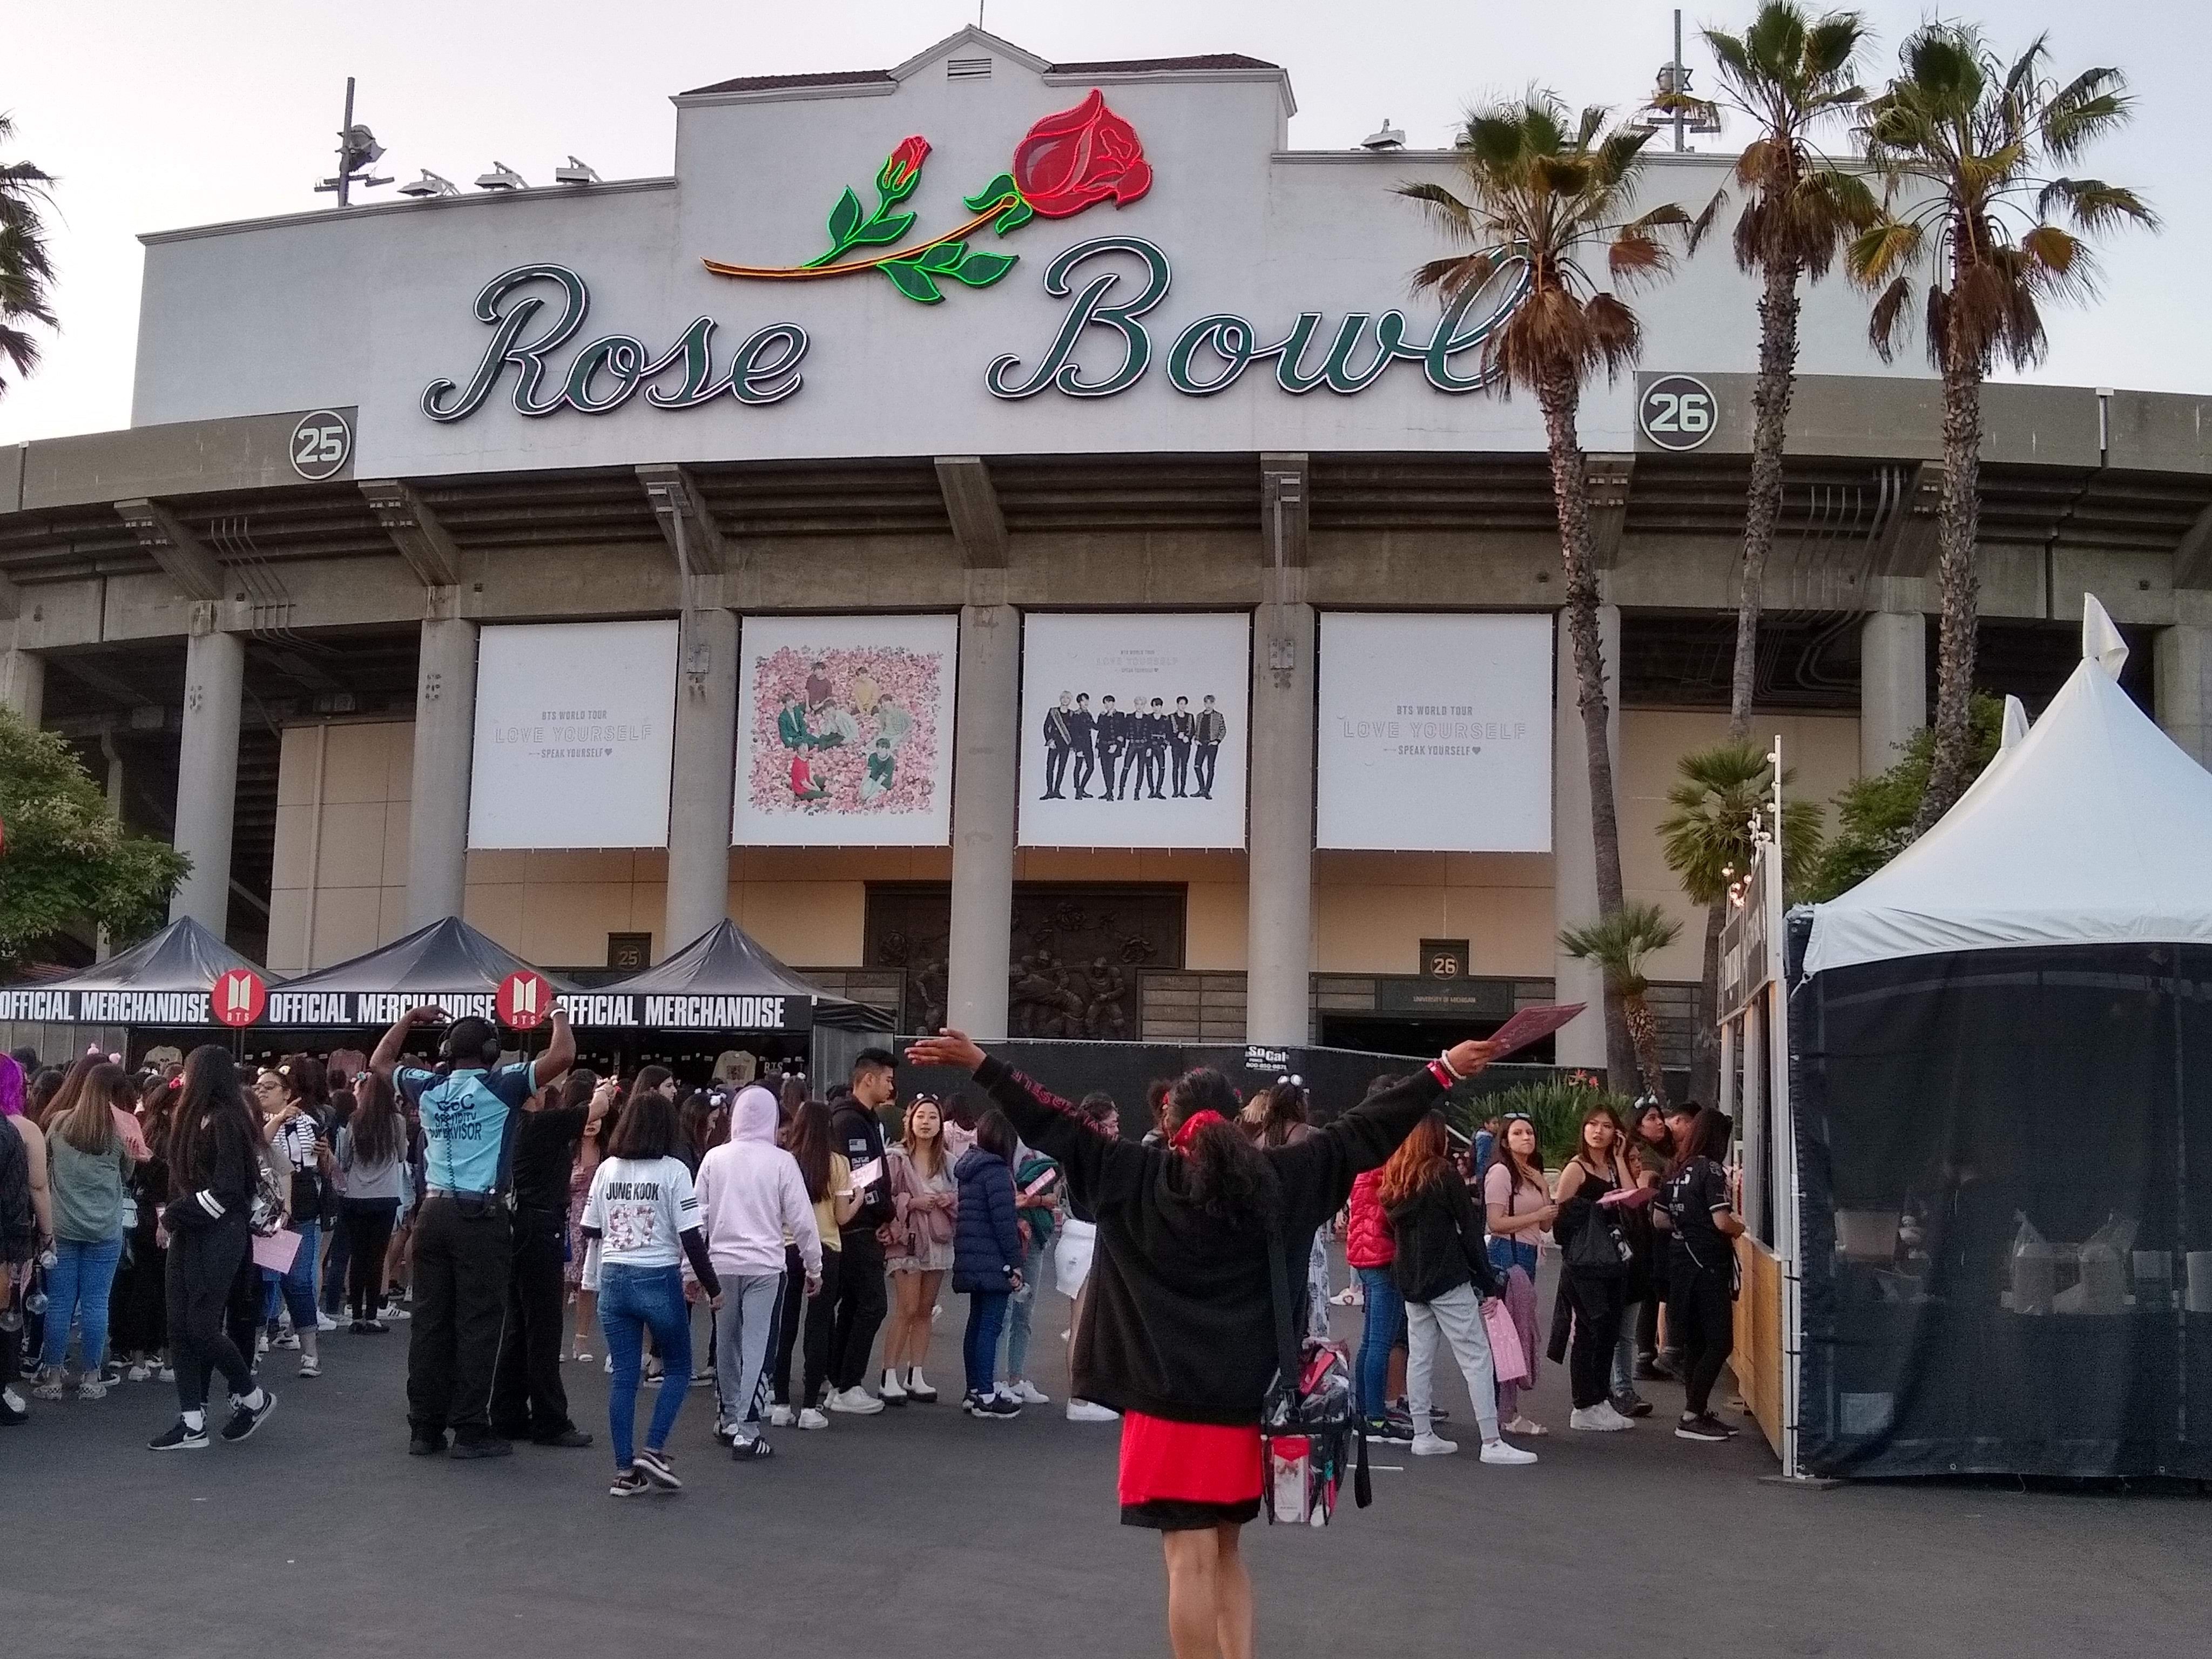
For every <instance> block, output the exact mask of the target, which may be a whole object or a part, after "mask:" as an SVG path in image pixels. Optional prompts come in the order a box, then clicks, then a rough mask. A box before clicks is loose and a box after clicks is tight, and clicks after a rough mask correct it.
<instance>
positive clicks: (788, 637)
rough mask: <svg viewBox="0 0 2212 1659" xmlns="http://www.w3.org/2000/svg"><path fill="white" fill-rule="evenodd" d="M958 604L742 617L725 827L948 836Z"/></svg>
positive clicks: (844, 839)
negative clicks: (733, 775)
mask: <svg viewBox="0 0 2212 1659" xmlns="http://www.w3.org/2000/svg"><path fill="white" fill-rule="evenodd" d="M959 641H960V621H959V618H958V617H746V618H745V623H744V647H743V649H742V650H741V651H740V652H739V653H738V784H737V789H736V792H735V793H736V798H737V799H736V807H735V813H734V817H733V822H732V839H733V840H734V841H735V842H737V843H738V845H739V846H744V847H944V846H946V845H948V844H949V843H950V842H951V839H952V704H953V694H954V683H955V678H956V677H955V673H954V667H955V663H956V659H957V652H958V649H959Z"/></svg>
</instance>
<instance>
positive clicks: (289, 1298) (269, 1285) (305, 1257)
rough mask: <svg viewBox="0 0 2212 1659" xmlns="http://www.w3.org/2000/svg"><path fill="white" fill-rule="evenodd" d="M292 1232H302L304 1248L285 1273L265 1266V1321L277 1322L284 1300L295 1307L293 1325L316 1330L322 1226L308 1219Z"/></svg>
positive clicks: (293, 1308) (304, 1329)
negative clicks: (317, 1272)
mask: <svg viewBox="0 0 2212 1659" xmlns="http://www.w3.org/2000/svg"><path fill="white" fill-rule="evenodd" d="M292 1231H295V1232H296V1233H298V1234H299V1235H300V1251H299V1254H298V1255H295V1256H294V1257H293V1258H292V1265H291V1266H290V1267H288V1268H286V1269H285V1270H284V1271H283V1273H272V1272H271V1271H270V1269H268V1268H266V1267H264V1268H262V1269H261V1284H262V1286H263V1288H262V1291H261V1322H262V1323H264V1325H272V1326H273V1325H274V1324H276V1308H277V1304H278V1303H279V1301H280V1300H281V1301H282V1303H283V1305H284V1306H286V1307H289V1309H291V1310H292V1328H293V1329H294V1330H295V1331H312V1330H313V1329H314V1328H315V1257H316V1256H317V1255H319V1253H320V1246H321V1244H322V1227H321V1225H319V1223H316V1222H313V1221H308V1222H302V1223H300V1224H298V1225H295V1226H294V1228H293V1230H292Z"/></svg>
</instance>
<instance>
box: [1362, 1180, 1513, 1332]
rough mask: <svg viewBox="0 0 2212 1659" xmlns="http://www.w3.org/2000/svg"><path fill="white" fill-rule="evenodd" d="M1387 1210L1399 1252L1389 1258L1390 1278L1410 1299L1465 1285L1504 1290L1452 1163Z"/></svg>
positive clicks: (1494, 1292)
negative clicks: (1492, 1265) (1409, 1195)
mask: <svg viewBox="0 0 2212 1659" xmlns="http://www.w3.org/2000/svg"><path fill="white" fill-rule="evenodd" d="M1385 1213H1386V1214H1387V1215H1389V1218H1390V1236H1391V1237H1392V1238H1393V1239H1394V1240H1395V1242H1396V1244H1397V1250H1398V1253H1397V1255H1395V1256H1393V1257H1392V1258H1391V1261H1390V1281H1391V1283H1393V1284H1394V1285H1396V1286H1397V1287H1398V1294H1399V1295H1401V1296H1402V1297H1405V1298H1406V1300H1407V1301H1408V1302H1433V1301H1435V1300H1436V1299H1437V1297H1440V1296H1443V1295H1447V1294H1449V1292H1450V1291H1455V1290H1457V1289H1458V1288H1459V1287H1460V1286H1461V1285H1474V1288H1475V1289H1476V1290H1477V1291H1479V1292H1480V1293H1481V1294H1482V1295H1484V1296H1502V1295H1504V1289H1503V1288H1502V1287H1501V1286H1500V1285H1498V1275H1497V1273H1494V1272H1492V1269H1491V1266H1490V1252H1489V1249H1487V1248H1486V1246H1485V1245H1484V1243H1483V1239H1482V1222H1481V1220H1480V1218H1478V1217H1477V1216H1476V1215H1475V1212H1474V1200H1473V1199H1472V1198H1470V1197H1469V1196H1468V1190H1467V1182H1464V1181H1462V1180H1461V1179H1460V1178H1459V1171H1458V1170H1455V1169H1454V1168H1452V1166H1451V1164H1450V1163H1449V1161H1446V1162H1445V1163H1443V1164H1441V1165H1439V1166H1438V1167H1437V1170H1436V1172H1435V1173H1434V1174H1432V1175H1431V1176H1430V1177H1429V1178H1428V1179H1427V1180H1426V1181H1425V1182H1422V1183H1421V1184H1420V1186H1419V1188H1416V1189H1415V1191H1414V1193H1413V1196H1412V1197H1411V1198H1408V1199H1407V1200H1405V1201H1404V1202H1403V1203H1401V1204H1393V1205H1391V1206H1389V1208H1388V1209H1387V1210H1386V1211H1385Z"/></svg>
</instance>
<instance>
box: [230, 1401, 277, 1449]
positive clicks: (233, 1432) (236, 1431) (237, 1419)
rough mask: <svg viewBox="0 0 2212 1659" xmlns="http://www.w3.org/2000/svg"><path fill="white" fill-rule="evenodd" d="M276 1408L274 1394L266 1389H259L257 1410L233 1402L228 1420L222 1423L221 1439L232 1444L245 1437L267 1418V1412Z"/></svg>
mask: <svg viewBox="0 0 2212 1659" xmlns="http://www.w3.org/2000/svg"><path fill="white" fill-rule="evenodd" d="M275 1410H276V1395H274V1394H272V1393H270V1391H269V1390H268V1389H262V1390H261V1409H260V1410H258V1411H256V1410H254V1409H253V1407H251V1406H243V1405H237V1404H235V1403H234V1405H233V1407H232V1409H231V1413H230V1421H229V1422H228V1423H226V1424H224V1425H222V1437H223V1439H224V1440H225V1441H227V1442H229V1443H237V1442H239V1441H240V1440H244V1439H246V1438H247V1437H249V1436H251V1435H252V1432H253V1431H254V1430H256V1429H258V1428H259V1427H260V1426H261V1425H263V1424H264V1423H266V1422H267V1421H268V1420H269V1413H271V1412H273V1411H275Z"/></svg>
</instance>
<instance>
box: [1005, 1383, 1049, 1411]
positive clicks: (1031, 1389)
mask: <svg viewBox="0 0 2212 1659" xmlns="http://www.w3.org/2000/svg"><path fill="white" fill-rule="evenodd" d="M999 1392H1000V1394H1003V1395H1011V1396H1012V1398H1013V1399H1016V1400H1018V1401H1021V1402H1022V1404H1024V1406H1049V1405H1050V1404H1052V1396H1051V1395H1048V1394H1047V1393H1046V1392H1045V1391H1044V1390H1043V1389H1040V1388H1039V1387H1037V1385H1036V1383H1032V1382H1030V1380H1029V1378H1027V1377H1026V1376H1024V1377H1021V1378H1019V1379H1018V1380H1017V1381H1016V1382H1015V1383H1014V1386H1013V1387H1012V1389H1000V1390H999Z"/></svg>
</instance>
